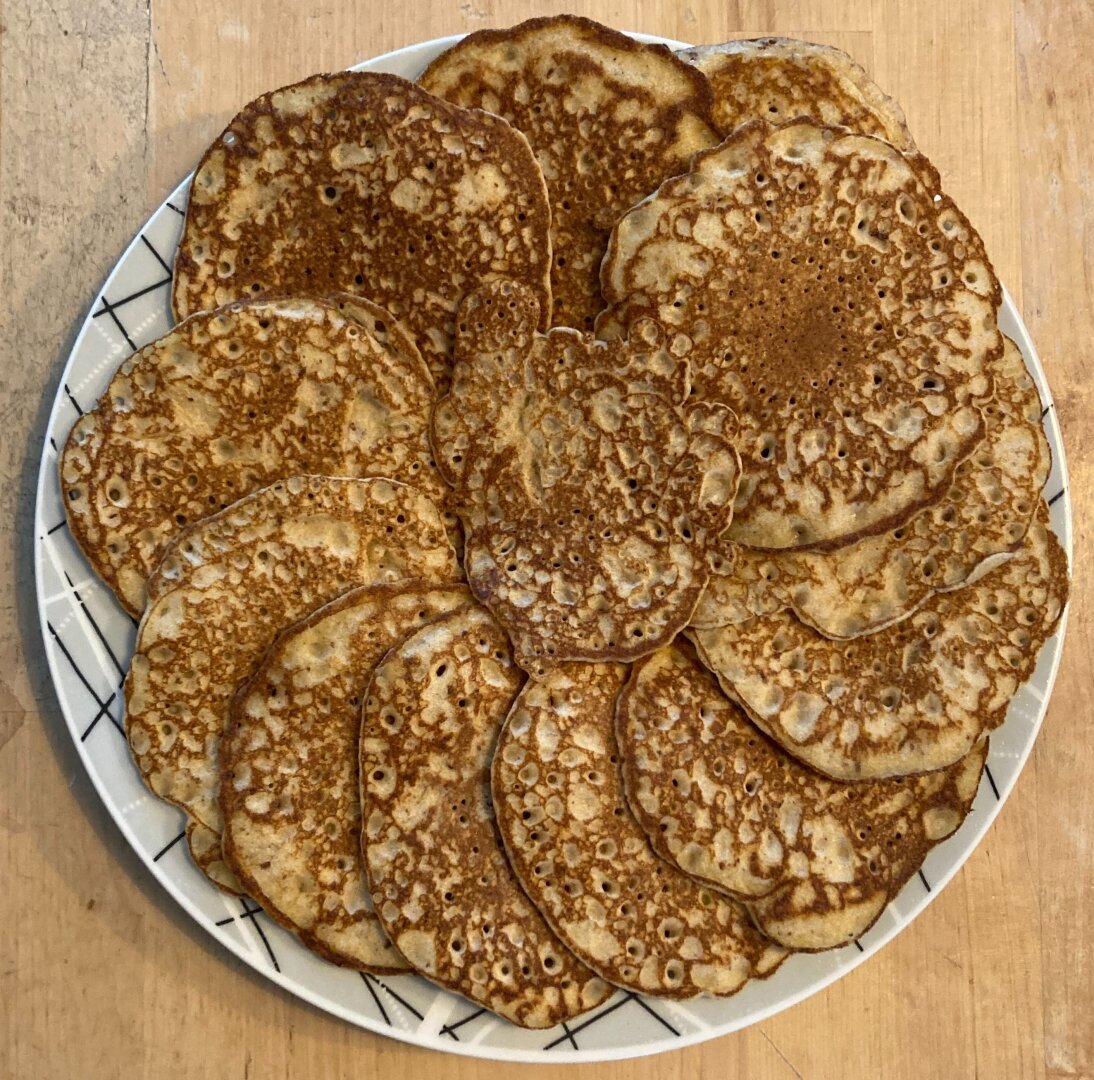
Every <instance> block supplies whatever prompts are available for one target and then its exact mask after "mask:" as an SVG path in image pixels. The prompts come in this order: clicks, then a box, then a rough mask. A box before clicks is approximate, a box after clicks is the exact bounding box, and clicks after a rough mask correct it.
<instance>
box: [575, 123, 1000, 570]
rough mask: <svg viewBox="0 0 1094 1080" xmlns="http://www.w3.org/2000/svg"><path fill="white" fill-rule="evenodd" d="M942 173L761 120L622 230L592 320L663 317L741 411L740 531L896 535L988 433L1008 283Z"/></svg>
mask: <svg viewBox="0 0 1094 1080" xmlns="http://www.w3.org/2000/svg"><path fill="white" fill-rule="evenodd" d="M935 175H936V174H935V173H934V172H933V170H930V169H927V168H925V167H924V166H923V165H922V163H920V162H918V161H917V162H915V163H913V162H912V161H910V160H909V159H907V158H906V157H904V155H902V154H901V153H900V151H898V150H896V149H894V148H893V147H892V146H890V145H889V144H888V143H885V142H882V141H881V140H879V139H874V138H869V137H866V136H860V135H851V134H847V133H846V132H840V131H837V130H832V129H828V128H822V127H817V126H816V125H814V124H812V123H808V122H797V123H793V124H789V125H786V126H784V127H780V128H773V127H770V126H769V125H767V124H765V123H764V122H762V121H754V122H752V123H750V124H746V125H745V126H744V127H742V128H740V129H739V130H738V131H737V132H736V134H734V135H732V136H731V137H730V138H729V139H727V140H726V141H725V142H724V143H722V144H721V146H719V147H717V148H715V149H714V150H708V151H704V152H703V153H701V154H699V155H697V157H696V158H695V162H694V164H693V167H692V172H691V173H690V174H688V175H687V176H685V177H678V178H676V179H673V180H669V181H666V183H664V184H662V186H661V187H660V189H659V190H658V191H657V193H656V194H655V195H653V196H652V197H651V198H649V199H647V200H646V201H645V202H643V203H641V204H640V205H639V206H637V207H635V209H634V210H632V211H630V213H628V214H627V215H626V216H625V217H623V218H622V219H621V220H620V222H619V223H618V225H617V226H616V227H615V229H614V230H613V232H612V238H611V240H610V242H609V244H608V252H607V255H606V256H605V260H604V265H603V267H602V271H601V277H602V284H603V286H604V295H605V298H606V299H607V300H608V301H609V303H611V304H612V305H614V306H613V308H612V309H609V310H608V311H607V312H605V313H604V315H603V316H602V317H601V318H600V319H598V321H597V326H598V331H599V332H600V333H601V335H602V336H618V335H619V334H621V333H623V332H625V329H626V327H628V326H629V325H630V324H631V323H633V322H634V321H635V320H636V319H639V318H643V317H649V316H653V317H655V318H658V319H660V320H661V321H662V322H663V323H664V324H665V326H666V327H667V328H668V330H669V332H670V333H677V334H678V335H679V336H681V337H685V336H686V339H687V340H688V341H689V342H690V349H689V353H688V355H689V360H690V362H691V365H692V381H693V383H694V387H695V393H696V394H697V396H698V397H700V398H702V399H706V400H710V401H719V402H724V403H725V404H727V405H729V406H730V407H731V408H733V409H734V410H735V411H736V413H737V414H738V416H739V418H740V421H741V434H740V437H739V439H738V448H739V449H740V451H741V458H742V461H743V466H744V477H743V478H742V481H741V489H740V493H739V495H738V498H737V505H736V508H735V510H734V520H733V524H732V526H731V528H730V531H729V537H730V539H733V540H735V541H737V542H739V543H742V544H747V545H749V546H752V547H759V548H770V549H783V548H803V547H808V548H824V547H838V546H842V545H843V544H846V543H850V542H851V541H852V540H854V539H857V538H859V537H861V536H865V535H869V534H872V533H876V532H881V531H883V530H884V529H886V528H895V527H896V526H897V525H899V524H901V523H902V522H903V521H904V520H906V519H907V518H908V517H909V516H910V515H911V514H912V513H913V512H915V511H916V510H918V509H920V508H922V507H923V506H927V505H930V504H931V503H932V502H934V501H936V500H937V499H938V498H940V497H941V496H942V495H943V494H944V493H945V491H946V489H947V488H948V487H949V485H950V482H951V481H952V478H953V473H954V470H955V469H956V468H957V466H958V464H960V462H961V461H962V460H964V459H965V458H966V457H967V456H968V455H969V453H971V451H972V449H973V447H974V446H975V445H976V443H977V442H978V441H979V439H980V437H981V435H982V431H983V427H982V423H981V417H980V412H979V410H978V409H977V407H976V405H975V404H974V402H975V399H977V398H980V397H984V396H986V395H987V394H988V393H989V389H990V385H989V381H988V375H987V370H988V368H989V366H990V365H991V363H992V362H993V361H994V360H996V359H997V358H998V357H999V356H1000V355H1002V351H1003V342H1002V337H1001V335H1000V334H999V332H998V330H997V329H996V323H995V312H996V309H997V307H998V305H999V302H1000V298H1001V295H1002V294H1001V290H1000V286H999V283H998V281H997V280H996V278H995V275H994V273H993V272H992V269H991V265H990V263H989V262H988V258H987V255H986V254H985V252H984V247H983V244H982V243H981V241H980V238H979V236H978V235H977V234H976V232H975V230H974V229H973V228H972V226H971V225H969V223H968V221H967V220H966V219H965V217H964V216H963V215H962V214H961V213H960V211H959V210H958V209H957V208H956V206H954V204H953V201H952V200H951V199H949V198H947V197H946V196H945V195H944V194H943V193H942V192H940V191H939V190H938V189H937V185H936V184H935V183H934V182H933V178H934V177H935Z"/></svg>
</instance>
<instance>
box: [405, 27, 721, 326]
mask: <svg viewBox="0 0 1094 1080" xmlns="http://www.w3.org/2000/svg"><path fill="white" fill-rule="evenodd" d="M419 82H420V83H421V85H422V86H423V87H424V88H425V89H426V90H428V91H429V92H430V93H432V94H436V95H438V96H439V97H443V98H446V99H447V100H449V101H452V102H455V103H456V104H457V105H463V106H465V107H466V108H469V109H485V110H486V111H487V112H490V113H496V114H497V115H499V116H503V117H505V119H506V120H508V121H509V122H510V123H511V124H512V125H513V126H514V127H516V128H517V129H519V130H520V131H522V132H523V133H524V134H525V135H526V136H527V137H528V142H529V143H530V144H531V147H532V150H533V152H534V153H535V155H536V160H537V161H538V162H539V165H540V168H541V169H542V170H543V175H544V177H545V179H546V181H547V192H548V195H549V197H550V202H551V244H552V248H553V252H554V264H553V266H552V268H551V291H552V294H553V299H554V307H553V310H552V312H551V323H552V324H553V325H556V326H576V327H578V328H581V329H591V328H592V324H593V319H594V317H595V316H596V314H597V312H599V311H600V310H601V308H603V307H604V301H603V298H602V296H601V294H600V262H601V259H603V257H604V248H605V247H606V245H607V242H608V234H609V233H610V232H611V228H612V226H613V225H614V224H615V222H616V221H617V220H618V219H619V218H620V217H621V216H622V215H623V213H624V212H625V211H627V210H629V209H630V208H631V207H632V206H633V205H634V204H635V203H636V202H638V201H639V200H640V199H643V198H645V197H646V196H647V195H648V194H649V193H650V192H651V191H653V190H654V188H656V187H657V185H658V184H660V183H661V181H662V180H665V179H667V178H668V177H670V176H676V175H677V174H679V173H683V172H687V170H688V166H689V163H690V161H691V158H692V155H693V154H695V153H696V152H697V151H699V150H705V149H706V148H708V147H711V146H714V145H715V144H716V143H717V142H718V140H719V136H718V135H717V134H716V132H715V131H714V128H713V127H712V122H711V116H710V103H711V91H710V86H709V85H708V83H707V80H706V79H704V78H703V77H702V75H701V74H700V73H699V72H698V71H696V70H694V69H693V68H691V67H689V66H688V65H687V64H685V63H684V62H683V61H681V60H678V59H677V58H676V57H674V56H673V55H672V53H671V52H670V51H669V50H668V49H667V48H666V47H665V46H664V45H647V44H643V43H642V42H638V41H635V40H634V38H632V37H629V36H628V35H627V34H621V33H620V32H619V31H618V30H612V29H610V28H609V27H607V26H603V25H601V24H600V23H597V22H593V21H592V20H591V19H584V18H581V17H579V16H576V15H556V16H553V17H550V18H538V19H529V20H528V21H527V22H523V23H520V24H519V25H517V26H513V27H509V28H508V29H504V30H476V31H475V32H474V33H472V34H468V35H467V37H465V38H463V39H462V40H461V41H458V42H457V43H456V44H455V45H453V46H452V47H451V48H450V49H448V50H446V51H445V52H443V53H442V54H441V55H440V56H438V57H437V59H436V60H434V61H433V62H432V63H431V64H430V65H429V67H427V68H426V70H425V72H424V73H423V74H422V76H421V78H420V79H419Z"/></svg>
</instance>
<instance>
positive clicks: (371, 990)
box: [357, 971, 391, 1027]
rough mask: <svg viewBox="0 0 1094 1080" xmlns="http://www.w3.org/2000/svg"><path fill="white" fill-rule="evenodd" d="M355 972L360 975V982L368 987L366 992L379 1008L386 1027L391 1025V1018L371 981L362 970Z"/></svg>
mask: <svg viewBox="0 0 1094 1080" xmlns="http://www.w3.org/2000/svg"><path fill="white" fill-rule="evenodd" d="M357 974H358V975H360V976H361V982H363V983H364V984H365V986H366V987H367V988H368V992H369V993H370V994H371V995H372V1000H373V1002H374V1003H375V1005H376V1008H377V1009H379V1010H380V1017H381V1019H382V1020H383V1021H384V1023H385V1024H387V1026H388V1027H391V1018H390V1017H389V1016H388V1014H387V1009H385V1008H384V1003H383V1002H382V1001H381V1000H380V995H379V994H377V993H376V990H375V989H374V988H373V985H372V983H370V982H369V980H368V976H367V975H366V974H365V973H364V972H363V971H359V972H357Z"/></svg>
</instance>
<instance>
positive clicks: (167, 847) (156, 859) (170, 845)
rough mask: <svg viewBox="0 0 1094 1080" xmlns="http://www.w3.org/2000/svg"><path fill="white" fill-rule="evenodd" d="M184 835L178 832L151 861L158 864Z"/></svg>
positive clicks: (184, 831) (184, 832) (218, 924)
mask: <svg viewBox="0 0 1094 1080" xmlns="http://www.w3.org/2000/svg"><path fill="white" fill-rule="evenodd" d="M185 835H186V830H185V829H183V830H182V832H180V833H179V834H178V836H176V837H175V838H174V840H168V841H167V843H166V844H164V845H163V847H161V848H160V849H159V851H157V852H156V854H155V855H153V856H152V861H153V862H159V861H160V859H162V858H163V857H164V855H166V854H167V853H168V852H169V851H170V850H171V849H172V848H173V847H174V846H175V845H176V844H177V843H178V842H179V841H180V840H181V839H182V838H183V837H184V836H185ZM232 918H235V916H232ZM231 921H232V920H231V919H229V920H228V922H231ZM217 926H220V923H217Z"/></svg>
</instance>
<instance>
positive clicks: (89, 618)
mask: <svg viewBox="0 0 1094 1080" xmlns="http://www.w3.org/2000/svg"><path fill="white" fill-rule="evenodd" d="M62 524H64V522H62ZM62 573H63V574H64V575H65V581H67V582H68V587H69V588H70V589H71V590H72V595H73V596H75V597H76V602H77V603H78V604H79V605H80V610H81V611H82V612H83V613H84V615H85V617H86V618H87V621H88V622H89V623H91V629H92V630H94V631H95V636H96V637H97V638H98V639H99V641H101V642H102V645H103V648H104V649H106V651H107V654H108V655H109V656H110V659H111V660H112V661H113V663H114V668H115V670H116V671H117V672H118V674H119V675H120V676H121V677H122V681H123V682H124V680H125V668H123V667H122V665H121V664H120V663H119V662H118V658H117V656H116V655H115V654H114V650H113V649H112V648H111V646H110V642H109V641H107V640H106V635H105V634H104V633H103V632H102V629H101V627H100V626H99V624H98V623H97V622H96V621H95V616H94V615H92V614H91V612H90V611H89V610H88V607H87V604H85V603H84V598H83V597H82V596H81V595H80V590H79V589H77V588H76V586H75V585H74V584H73V583H72V578H70V577H69V576H68V571H67V570H64V571H62Z"/></svg>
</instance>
